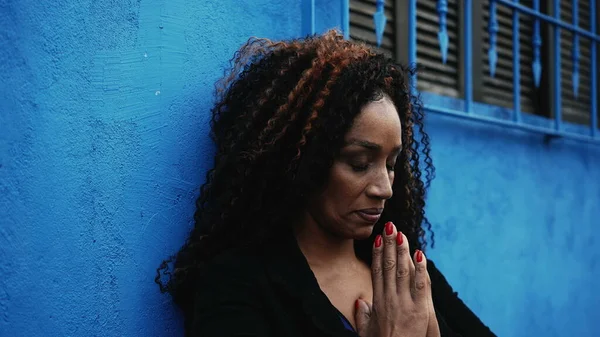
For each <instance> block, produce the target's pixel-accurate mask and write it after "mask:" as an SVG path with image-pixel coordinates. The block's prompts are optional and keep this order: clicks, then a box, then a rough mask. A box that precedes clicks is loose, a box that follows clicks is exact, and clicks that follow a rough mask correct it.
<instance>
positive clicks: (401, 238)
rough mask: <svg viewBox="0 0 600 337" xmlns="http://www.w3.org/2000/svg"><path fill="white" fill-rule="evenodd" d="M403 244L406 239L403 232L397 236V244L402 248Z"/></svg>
mask: <svg viewBox="0 0 600 337" xmlns="http://www.w3.org/2000/svg"><path fill="white" fill-rule="evenodd" d="M402 242H404V237H403V236H402V232H398V235H397V236H396V243H398V246H400V245H401V244H402Z"/></svg>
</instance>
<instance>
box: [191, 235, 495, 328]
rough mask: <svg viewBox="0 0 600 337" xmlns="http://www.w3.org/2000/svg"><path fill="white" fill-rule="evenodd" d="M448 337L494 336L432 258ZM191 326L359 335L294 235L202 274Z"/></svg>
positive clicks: (216, 262) (215, 263)
mask: <svg viewBox="0 0 600 337" xmlns="http://www.w3.org/2000/svg"><path fill="white" fill-rule="evenodd" d="M427 265H428V271H429V275H430V278H431V283H432V296H433V302H434V307H435V309H436V315H437V318H438V323H439V326H440V330H441V334H442V336H443V337H448V336H462V337H470V336H477V337H485V336H495V335H494V334H493V333H492V332H491V331H490V330H489V329H488V328H487V327H486V326H485V325H484V324H483V323H482V322H481V321H480V320H479V319H478V318H477V316H475V314H474V313H473V312H472V311H471V310H470V309H469V308H468V307H467V306H466V305H465V304H464V303H463V302H462V301H461V300H460V299H459V298H458V296H457V293H456V292H454V291H453V290H452V288H451V287H450V285H449V284H448V282H447V281H446V279H445V278H444V276H443V275H442V274H441V273H440V272H439V271H438V269H437V268H436V267H435V264H434V263H433V262H432V261H431V260H428V262H427ZM194 302H195V310H194V314H193V317H192V318H190V319H191V320H192V322H187V323H189V324H190V325H191V331H192V335H193V336H203V337H217V336H219V337H229V336H231V337H233V336H239V337H241V336H247V337H250V336H256V337H270V336H273V337H296V336H297V337H300V336H310V337H318V336H340V337H343V336H347V337H356V336H358V335H357V334H356V333H355V332H353V331H351V330H348V329H347V328H346V327H345V326H344V323H343V321H342V320H341V319H340V313H339V311H338V310H337V309H336V308H335V307H334V306H333V305H332V304H331V302H330V301H329V299H328V298H327V296H326V295H325V294H324V293H323V292H322V291H321V289H320V287H319V284H318V283H317V280H316V278H315V276H314V274H313V272H312V270H311V269H310V267H309V265H308V262H307V261H306V258H305V257H304V255H303V254H302V252H301V251H300V248H299V247H298V244H297V243H296V240H295V239H294V238H293V237H292V238H291V239H290V238H285V237H284V238H282V240H281V241H280V242H279V243H278V244H273V245H272V246H271V247H261V248H260V249H238V250H236V251H231V252H228V253H225V254H221V255H220V256H218V257H217V258H215V259H213V260H212V261H211V262H210V263H209V264H207V265H206V267H205V268H204V270H203V273H202V280H201V281H200V282H199V283H198V285H197V289H196V298H195V301H194Z"/></svg>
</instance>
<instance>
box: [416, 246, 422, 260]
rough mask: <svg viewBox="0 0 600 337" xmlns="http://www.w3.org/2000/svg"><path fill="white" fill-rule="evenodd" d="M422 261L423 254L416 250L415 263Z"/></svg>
mask: <svg viewBox="0 0 600 337" xmlns="http://www.w3.org/2000/svg"><path fill="white" fill-rule="evenodd" d="M421 261H423V252H422V251H420V250H418V249H417V262H421Z"/></svg>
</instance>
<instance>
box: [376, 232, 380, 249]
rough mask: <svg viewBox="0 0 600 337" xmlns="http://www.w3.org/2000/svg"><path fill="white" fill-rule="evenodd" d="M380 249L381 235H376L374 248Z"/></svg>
mask: <svg viewBox="0 0 600 337" xmlns="http://www.w3.org/2000/svg"><path fill="white" fill-rule="evenodd" d="M379 247H381V235H377V237H376V238H375V248H379Z"/></svg>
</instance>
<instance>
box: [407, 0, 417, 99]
mask: <svg viewBox="0 0 600 337" xmlns="http://www.w3.org/2000/svg"><path fill="white" fill-rule="evenodd" d="M408 13H410V14H409V15H408V63H409V65H410V66H411V67H414V66H415V65H416V64H417V0H408ZM410 90H411V92H412V93H413V94H416V93H417V75H416V74H413V75H411V76H410Z"/></svg>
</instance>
